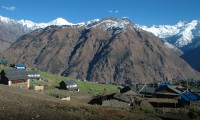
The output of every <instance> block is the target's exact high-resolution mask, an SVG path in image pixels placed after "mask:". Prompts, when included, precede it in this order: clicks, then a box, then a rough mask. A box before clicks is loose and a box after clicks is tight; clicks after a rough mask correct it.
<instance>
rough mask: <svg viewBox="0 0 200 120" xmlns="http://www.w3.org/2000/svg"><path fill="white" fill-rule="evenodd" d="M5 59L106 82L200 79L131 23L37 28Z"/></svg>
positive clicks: (115, 21) (110, 20)
mask: <svg viewBox="0 0 200 120" xmlns="http://www.w3.org/2000/svg"><path fill="white" fill-rule="evenodd" d="M3 57H5V58H7V59H9V60H10V62H11V63H25V64H27V65H28V66H31V67H34V68H37V69H40V70H43V71H49V72H52V73H55V74H60V75H63V76H70V77H73V78H78V79H82V80H83V79H86V80H89V81H98V82H103V83H124V81H127V80H128V81H132V82H143V83H144V82H155V81H163V80H165V79H199V77H200V75H199V73H197V72H196V71H194V70H193V69H192V68H191V67H190V66H189V65H188V64H187V63H186V62H184V61H183V60H182V59H181V58H179V57H178V56H177V55H175V54H174V53H173V52H171V50H169V49H168V48H167V47H165V46H164V45H163V44H162V43H161V42H160V40H159V39H158V38H157V37H155V36H154V35H153V34H151V33H148V32H146V31H143V30H142V29H140V28H138V27H137V26H136V25H134V24H133V23H131V22H130V21H129V20H128V19H115V18H105V19H102V20H101V21H99V22H94V23H92V24H89V25H84V26H80V25H77V26H60V27H59V26H49V27H47V28H45V29H38V30H35V31H33V32H31V33H29V34H26V35H24V36H22V37H20V38H19V39H18V40H17V41H16V42H15V43H14V44H13V45H12V46H11V47H10V48H9V49H8V50H6V51H5V52H4V53H3Z"/></svg>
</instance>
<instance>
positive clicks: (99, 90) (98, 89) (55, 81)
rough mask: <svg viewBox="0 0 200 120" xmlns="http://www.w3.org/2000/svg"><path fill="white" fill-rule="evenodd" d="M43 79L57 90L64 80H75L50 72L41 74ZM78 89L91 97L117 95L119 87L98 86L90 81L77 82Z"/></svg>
mask: <svg viewBox="0 0 200 120" xmlns="http://www.w3.org/2000/svg"><path fill="white" fill-rule="evenodd" d="M40 74H41V76H42V78H43V79H47V80H48V81H49V83H48V87H49V88H55V87H56V86H59V83H60V82H61V81H62V80H71V79H73V78H69V77H63V76H58V75H54V74H51V73H48V72H40ZM77 84H78V87H79V89H80V93H85V94H91V95H99V94H103V93H107V94H110V93H115V92H117V86H115V85H109V84H96V83H92V82H88V81H81V80H77Z"/></svg>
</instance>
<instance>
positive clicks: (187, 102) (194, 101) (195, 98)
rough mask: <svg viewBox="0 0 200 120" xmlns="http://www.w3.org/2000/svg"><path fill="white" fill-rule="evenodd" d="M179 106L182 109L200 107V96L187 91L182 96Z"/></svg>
mask: <svg viewBox="0 0 200 120" xmlns="http://www.w3.org/2000/svg"><path fill="white" fill-rule="evenodd" d="M180 97H181V98H180V99H179V104H180V105H181V107H187V106H192V107H200V101H199V100H200V94H198V93H193V92H190V91H185V92H184V93H182V94H180Z"/></svg>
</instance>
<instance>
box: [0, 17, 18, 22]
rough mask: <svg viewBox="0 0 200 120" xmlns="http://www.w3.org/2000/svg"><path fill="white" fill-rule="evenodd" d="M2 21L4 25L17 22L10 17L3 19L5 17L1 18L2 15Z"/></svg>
mask: <svg viewBox="0 0 200 120" xmlns="http://www.w3.org/2000/svg"><path fill="white" fill-rule="evenodd" d="M0 21H1V22H4V23H7V24H8V23H13V22H15V20H13V19H10V18H8V17H3V16H1V15H0Z"/></svg>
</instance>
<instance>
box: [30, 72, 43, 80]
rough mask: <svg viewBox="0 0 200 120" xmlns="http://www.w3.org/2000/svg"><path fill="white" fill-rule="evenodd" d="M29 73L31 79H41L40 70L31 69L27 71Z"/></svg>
mask: <svg viewBox="0 0 200 120" xmlns="http://www.w3.org/2000/svg"><path fill="white" fill-rule="evenodd" d="M27 74H28V77H29V79H31V80H38V81H40V80H41V75H40V73H39V72H38V71H35V70H29V71H27Z"/></svg>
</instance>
